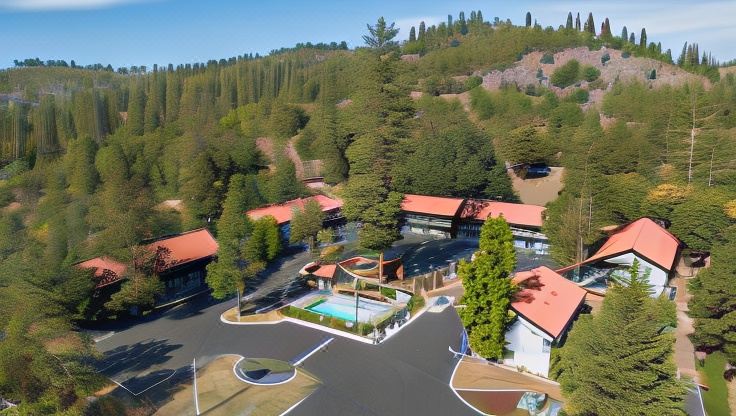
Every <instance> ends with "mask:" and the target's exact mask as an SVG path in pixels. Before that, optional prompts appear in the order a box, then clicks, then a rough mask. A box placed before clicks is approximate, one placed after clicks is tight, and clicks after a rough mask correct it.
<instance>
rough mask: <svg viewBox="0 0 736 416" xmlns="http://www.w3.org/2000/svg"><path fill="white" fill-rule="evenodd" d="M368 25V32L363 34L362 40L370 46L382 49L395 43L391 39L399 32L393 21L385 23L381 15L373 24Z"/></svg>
mask: <svg viewBox="0 0 736 416" xmlns="http://www.w3.org/2000/svg"><path fill="white" fill-rule="evenodd" d="M366 26H368V34H367V35H363V41H364V42H365V44H366V45H368V46H369V47H371V48H374V49H378V50H380V51H383V50H385V49H387V48H390V47H392V46H394V45H395V44H396V42H395V41H394V40H393V39H394V38H395V37H396V35H398V34H399V28H397V27H395V26H396V24H395V23H391V24H387V23H386V19H384V18H383V16H381V17H379V18H378V21H377V22H376V24H375V25H373V26H371V25H366Z"/></svg>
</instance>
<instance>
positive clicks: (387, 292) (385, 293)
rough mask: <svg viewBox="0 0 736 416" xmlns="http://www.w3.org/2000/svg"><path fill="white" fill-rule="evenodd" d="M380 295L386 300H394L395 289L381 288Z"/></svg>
mask: <svg viewBox="0 0 736 416" xmlns="http://www.w3.org/2000/svg"><path fill="white" fill-rule="evenodd" d="M381 294H382V295H383V296H386V297H387V298H390V299H393V300H396V289H394V288H392V287H386V286H381Z"/></svg>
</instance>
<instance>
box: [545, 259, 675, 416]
mask: <svg viewBox="0 0 736 416" xmlns="http://www.w3.org/2000/svg"><path fill="white" fill-rule="evenodd" d="M629 274H630V279H628V280H629V281H628V285H626V286H623V285H616V286H614V287H613V288H611V289H609V290H608V292H607V294H606V298H605V300H604V301H603V307H602V308H601V310H600V312H598V313H597V314H596V315H583V316H581V317H580V318H579V319H578V321H577V322H576V323H575V326H574V327H573V329H572V331H571V332H570V334H569V336H568V339H567V342H566V344H565V345H564V346H563V347H562V349H561V350H560V365H559V366H558V367H557V371H558V380H559V381H560V384H561V386H562V392H563V395H564V396H565V397H566V401H565V410H566V412H567V414H569V415H571V416H577V415H598V416H617V415H624V414H625V415H651V416H655V415H682V416H684V415H685V411H684V410H683V398H684V395H685V392H686V391H685V388H684V385H683V384H682V382H680V381H679V380H678V379H677V368H676V366H675V364H674V361H673V358H672V356H673V346H674V336H673V335H672V332H670V331H664V330H663V329H664V328H665V327H667V326H674V325H675V323H676V316H675V310H674V305H673V304H672V303H670V302H668V301H667V300H665V299H652V298H651V297H650V296H649V290H650V288H649V286H648V284H647V276H646V273H645V274H644V275H641V274H640V265H639V262H638V261H635V262H634V264H633V265H632V267H631V269H630V270H629Z"/></svg>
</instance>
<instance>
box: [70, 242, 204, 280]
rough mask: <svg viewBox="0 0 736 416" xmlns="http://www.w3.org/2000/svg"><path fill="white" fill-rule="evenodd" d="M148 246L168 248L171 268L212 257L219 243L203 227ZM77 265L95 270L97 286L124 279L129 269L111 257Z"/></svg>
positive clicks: (96, 258)
mask: <svg viewBox="0 0 736 416" xmlns="http://www.w3.org/2000/svg"><path fill="white" fill-rule="evenodd" d="M146 247H148V248H149V249H151V250H156V249H158V247H162V248H165V249H167V250H168V251H169V258H168V259H167V263H169V265H168V267H167V268H169V267H173V266H179V265H182V264H186V263H189V262H192V261H196V260H201V259H205V258H208V257H212V256H214V255H215V254H217V249H218V244H217V241H215V238H214V237H212V234H210V232H209V231H208V230H206V229H204V228H201V229H198V230H193V231H188V232H186V233H182V234H178V235H175V236H172V237H165V238H162V239H160V240H158V241H154V242H153V243H149V244H147V245H146ZM77 267H80V268H83V269H94V270H95V273H94V276H95V278H97V279H98V282H97V284H96V286H95V287H96V288H100V287H103V286H107V285H109V284H112V283H115V282H117V281H118V280H121V279H124V278H125V277H126V276H125V274H126V272H127V269H128V267H127V266H126V265H125V264H124V263H121V262H119V261H116V260H113V259H111V258H109V257H95V258H93V259H89V260H86V261H83V262H81V263H77Z"/></svg>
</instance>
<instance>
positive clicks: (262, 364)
mask: <svg viewBox="0 0 736 416" xmlns="http://www.w3.org/2000/svg"><path fill="white" fill-rule="evenodd" d="M233 372H235V376H236V377H237V378H238V379H240V380H241V381H243V382H246V383H250V384H256V385H260V386H269V385H271V386H273V385H277V384H284V383H288V382H289V381H291V380H292V379H294V377H296V368H294V366H293V365H291V364H290V363H288V362H286V361H281V360H273V359H270V358H242V359H240V360H238V362H236V363H235V367H234V368H233Z"/></svg>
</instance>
